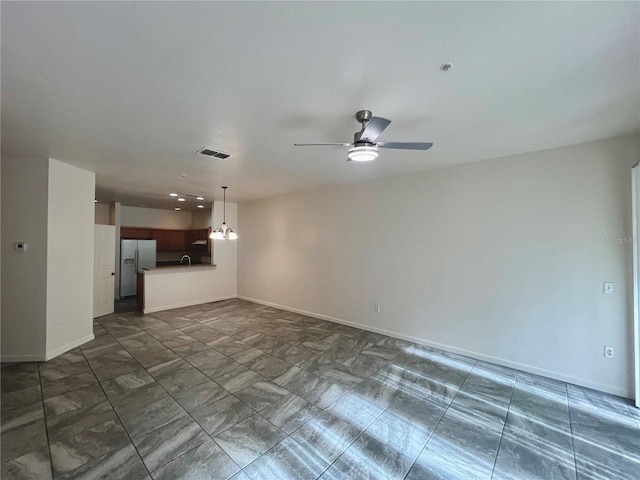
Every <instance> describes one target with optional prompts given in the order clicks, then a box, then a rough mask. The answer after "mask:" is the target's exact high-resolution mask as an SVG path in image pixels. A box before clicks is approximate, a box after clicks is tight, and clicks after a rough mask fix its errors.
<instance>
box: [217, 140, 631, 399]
mask: <svg viewBox="0 0 640 480" xmlns="http://www.w3.org/2000/svg"><path fill="white" fill-rule="evenodd" d="M639 144H640V136H628V137H621V138H617V139H610V140H605V141H599V142H593V143H588V144H581V145H576V146H571V147H565V148H558V149H553V150H547V151H541V152H535V153H530V154H523V155H516V156H511V157H505V158H499V159H493V160H486V161H481V162H476V163H471V164H467V165H461V166H456V167H451V168H445V169H438V170H432V171H427V172H423V173H416V174H412V175H406V176H400V177H392V178H385V179H381V180H378V181H373V182H367V183H361V184H357V185H351V186H341V187H336V188H331V189H321V190H316V191H312V192H307V193H294V194H287V195H283V196H278V197H274V198H271V199H267V200H261V201H255V202H249V203H245V204H241V205H240V208H239V219H240V225H239V227H238V228H239V230H240V232H241V234H240V233H239V234H240V238H239V239H238V248H239V252H238V253H239V254H238V293H239V295H240V296H242V297H245V298H250V299H257V300H259V301H262V302H266V303H270V304H274V305H277V306H284V307H286V308H289V309H294V310H299V311H305V312H310V313H312V314H315V315H318V316H324V317H329V318H333V319H336V320H338V321H343V322H348V323H352V324H357V325H361V326H363V327H364V328H367V329H370V330H374V331H382V332H389V333H391V334H394V335H396V336H400V337H404V338H410V339H414V340H417V341H420V342H422V343H426V344H431V345H435V346H438V347H441V348H444V349H447V350H450V351H456V352H460V353H463V354H466V355H469V356H472V357H475V358H481V359H486V360H489V361H493V362H495V363H501V364H504V365H508V366H512V367H515V368H520V369H522V370H526V371H530V372H534V373H539V374H543V375H547V376H550V377H554V378H559V379H562V380H566V381H570V382H573V383H577V384H582V385H586V386H589V387H592V388H597V389H600V390H603V391H608V392H612V393H616V394H619V395H624V396H631V395H632V383H633V368H632V365H633V364H632V318H631V317H632V315H631V313H632V312H631V306H632V304H631V301H632V292H631V250H630V246H629V245H628V244H624V243H617V242H616V240H615V239H618V238H624V237H629V236H630V235H631V208H630V203H631V200H630V199H631V194H630V184H631V177H630V168H631V166H632V165H633V164H634V163H635V162H636V161H637V160H639V159H640V146H639ZM377 161H385V159H384V158H380V159H379V160H377ZM353 168H366V165H357V164H354V165H353ZM607 238H608V239H613V243H610V242H608V241H606V240H605V239H607ZM216 247H217V244H216ZM604 281H612V282H615V284H616V293H615V294H613V295H605V294H603V292H602V283H603V282H604ZM374 304H380V305H381V306H382V311H381V313H374ZM604 345H612V346H614V347H615V349H616V357H615V359H613V360H609V359H605V358H604V357H603V346H604Z"/></svg>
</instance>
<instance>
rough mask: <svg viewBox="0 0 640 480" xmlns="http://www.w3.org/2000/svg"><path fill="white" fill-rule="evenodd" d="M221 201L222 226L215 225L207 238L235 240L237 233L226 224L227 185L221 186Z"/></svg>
mask: <svg viewBox="0 0 640 480" xmlns="http://www.w3.org/2000/svg"><path fill="white" fill-rule="evenodd" d="M222 191H223V192H224V193H223V199H224V200H223V203H222V226H220V227H217V228H215V229H214V230H213V232H211V235H209V238H211V239H213V240H225V239H228V240H236V239H237V238H238V234H237V233H236V232H234V231H233V229H232V228H231V227H228V226H227V187H222Z"/></svg>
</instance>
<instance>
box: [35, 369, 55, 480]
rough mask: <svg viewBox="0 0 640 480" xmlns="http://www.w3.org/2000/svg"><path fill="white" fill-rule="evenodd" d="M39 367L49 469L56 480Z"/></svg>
mask: <svg viewBox="0 0 640 480" xmlns="http://www.w3.org/2000/svg"><path fill="white" fill-rule="evenodd" d="M36 365H37V367H38V383H39V384H40V401H41V402H42V416H43V417H44V431H45V435H46V437H47V450H48V451H49V468H50V469H51V478H55V477H54V475H53V455H52V454H51V441H50V440H49V427H48V426H47V409H46V408H45V405H44V387H43V385H42V375H40V362H38V363H37V364H36Z"/></svg>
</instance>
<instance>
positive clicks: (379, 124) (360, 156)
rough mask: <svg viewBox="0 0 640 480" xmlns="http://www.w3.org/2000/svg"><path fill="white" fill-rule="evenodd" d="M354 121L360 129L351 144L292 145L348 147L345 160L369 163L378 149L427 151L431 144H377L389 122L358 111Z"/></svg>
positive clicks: (303, 144)
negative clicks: (358, 123)
mask: <svg viewBox="0 0 640 480" xmlns="http://www.w3.org/2000/svg"><path fill="white" fill-rule="evenodd" d="M356 120H357V121H358V122H360V123H361V124H362V129H361V130H360V131H359V132H356V133H354V134H353V143H294V146H296V147H326V146H342V147H349V153H348V154H347V160H351V161H354V162H370V161H371V160H375V159H376V158H378V148H393V149H398V150H429V149H430V148H431V147H432V146H433V143H431V142H377V141H376V140H378V137H379V136H380V134H381V133H382V132H383V130H384V129H385V128H387V127H388V126H389V124H390V123H391V120H388V119H386V118H382V117H374V116H373V114H372V113H371V110H360V111H359V112H357V113H356Z"/></svg>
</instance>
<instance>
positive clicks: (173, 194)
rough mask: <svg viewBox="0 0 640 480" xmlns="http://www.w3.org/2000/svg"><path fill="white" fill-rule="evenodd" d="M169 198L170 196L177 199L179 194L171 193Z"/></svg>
mask: <svg viewBox="0 0 640 480" xmlns="http://www.w3.org/2000/svg"><path fill="white" fill-rule="evenodd" d="M169 196H170V197H177V196H178V194H177V193H170V194H169Z"/></svg>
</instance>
